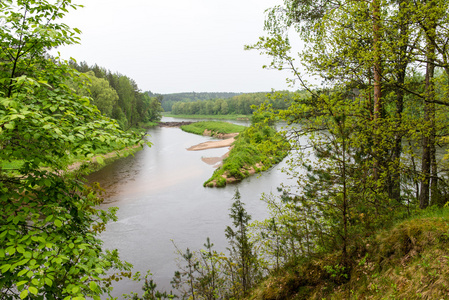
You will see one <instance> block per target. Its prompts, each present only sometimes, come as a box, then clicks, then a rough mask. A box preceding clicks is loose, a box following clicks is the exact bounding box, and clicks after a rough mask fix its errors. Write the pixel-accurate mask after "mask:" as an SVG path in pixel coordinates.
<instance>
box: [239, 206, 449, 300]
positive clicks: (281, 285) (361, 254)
mask: <svg viewBox="0 0 449 300" xmlns="http://www.w3.org/2000/svg"><path fill="white" fill-rule="evenodd" d="M448 232H449V210H448V209H447V208H445V209H441V210H435V209H429V210H426V211H425V212H424V213H423V214H421V215H420V216H419V217H416V218H412V219H408V220H405V221H402V222H400V223H398V224H397V225H395V226H393V227H392V228H390V229H384V230H381V231H379V232H378V233H377V234H376V235H374V237H373V238H370V239H365V240H364V243H361V244H359V245H353V247H352V249H351V253H350V266H349V272H345V271H344V270H343V269H342V268H340V267H339V266H338V254H337V253H326V254H322V255H319V256H317V257H315V258H311V259H304V260H303V261H301V262H299V261H298V262H296V263H290V264H288V265H287V266H285V267H284V268H282V269H281V270H280V271H278V272H277V273H275V274H273V275H271V276H269V277H268V278H266V279H265V280H264V281H263V282H262V283H261V284H259V285H258V287H257V288H255V289H254V290H253V292H252V293H251V295H250V296H249V297H247V299H253V300H254V299H447V297H448V293H449V276H448V273H449V268H448V263H449V235H448Z"/></svg>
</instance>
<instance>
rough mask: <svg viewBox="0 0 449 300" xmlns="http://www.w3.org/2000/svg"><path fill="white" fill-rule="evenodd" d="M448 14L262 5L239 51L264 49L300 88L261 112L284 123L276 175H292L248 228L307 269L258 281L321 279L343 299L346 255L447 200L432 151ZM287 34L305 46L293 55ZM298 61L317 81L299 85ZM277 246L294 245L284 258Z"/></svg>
mask: <svg viewBox="0 0 449 300" xmlns="http://www.w3.org/2000/svg"><path fill="white" fill-rule="evenodd" d="M447 9H448V3H447V2H446V1H438V0H435V1H415V2H410V1H399V2H382V1H378V0H374V1H372V2H360V1H345V2H341V3H335V2H332V1H331V2H329V1H314V2H313V1H307V0H304V1H303V0H299V1H296V0H285V1H284V3H283V5H279V6H276V7H274V8H272V9H269V10H268V19H267V22H266V32H267V36H265V37H261V38H260V39H259V41H258V42H257V43H256V44H255V45H252V46H249V47H248V48H249V49H257V50H259V51H261V52H262V53H264V54H267V55H269V56H270V57H271V58H272V61H271V63H270V64H269V65H268V66H267V67H270V68H275V69H278V70H283V69H288V70H290V71H291V72H292V75H293V77H292V78H290V79H289V82H290V83H291V85H292V87H294V86H295V84H297V83H299V84H300V85H301V86H302V88H304V89H306V90H307V91H308V94H303V95H299V94H297V95H294V96H293V99H292V101H291V102H290V103H289V104H290V106H289V107H288V108H287V109H276V108H274V107H269V106H266V107H263V106H262V107H261V108H260V111H261V115H263V116H264V117H265V118H267V120H268V121H267V122H272V121H275V120H284V121H286V122H288V125H289V126H288V127H287V128H286V130H285V131H284V132H283V134H284V137H285V138H286V139H287V140H288V141H289V142H290V145H291V149H293V151H292V155H291V158H290V160H289V166H288V168H287V169H286V170H285V171H286V172H287V173H288V174H290V175H291V177H293V178H295V179H296V180H297V182H296V184H295V185H294V186H282V187H281V190H282V191H283V194H282V196H281V197H280V199H279V201H274V200H273V201H272V203H273V207H274V208H275V211H274V213H273V215H272V218H271V219H270V220H267V221H265V222H262V223H261V224H258V225H259V226H258V230H259V232H263V233H264V234H265V236H269V237H271V240H270V241H262V240H260V241H258V242H259V243H262V246H263V247H262V249H263V250H264V251H265V252H266V254H267V256H268V257H269V258H270V259H271V260H269V261H268V262H267V264H271V265H275V266H276V268H279V267H278V266H279V264H278V262H279V260H284V263H288V262H289V261H292V262H293V265H295V263H294V262H295V261H297V260H306V261H307V264H308V266H307V267H305V268H303V267H304V266H296V267H298V269H301V271H297V272H299V273H300V274H299V275H297V276H295V275H292V276H291V277H290V278H289V279H288V280H289V281H290V280H291V282H281V283H279V282H270V283H268V284H270V285H273V286H274V285H276V286H278V285H280V284H281V285H290V283H291V288H292V289H291V290H290V292H293V291H295V292H296V293H297V294H296V297H297V298H301V299H302V298H307V297H311V298H313V297H315V296H316V298H320V297H326V296H327V295H326V294H325V293H324V294H323V293H320V291H321V290H325V289H329V288H332V287H330V286H326V284H325V281H326V280H329V277H330V278H331V279H332V283H333V284H335V285H338V286H341V287H342V292H341V294H340V297H341V298H345V299H347V298H349V297H350V295H349V292H350V291H349V289H347V288H349V287H350V285H349V284H348V285H345V283H346V282H348V281H349V282H352V283H354V281H353V280H355V278H354V277H353V276H354V273H353V272H352V270H353V269H354V268H356V263H355V259H354V253H356V254H357V255H358V254H359V253H358V252H357V251H358V250H360V249H363V248H364V245H366V243H367V239H369V238H370V237H372V236H373V235H374V234H375V233H376V230H379V229H381V228H388V227H389V226H391V225H392V224H394V223H395V222H397V221H398V220H401V219H403V218H404V217H407V216H410V215H412V214H413V213H415V212H416V209H417V208H418V207H419V208H421V209H423V208H425V207H427V206H428V205H432V204H434V205H437V206H440V207H441V206H443V205H444V204H445V203H446V202H447V199H448V194H447V185H448V184H447V182H448V180H447V169H445V168H444V167H445V164H443V163H441V162H440V159H439V157H438V152H437V150H439V149H440V150H445V147H446V145H444V142H445V140H447V139H446V138H443V139H441V137H445V136H447V125H448V123H447V117H444V116H446V115H447V107H448V105H449V103H448V102H447V101H446V99H447V98H446V97H445V95H446V93H447V90H448V80H447V79H448V76H449V72H448V70H449V67H448V66H449V65H448V60H447V50H446V49H447V48H446V47H447V45H448V40H447V35H448V31H447V24H448V21H449V19H448V18H447ZM292 35H295V37H294V38H295V39H296V38H298V37H299V38H300V39H301V40H302V41H303V42H304V47H303V49H302V50H301V51H300V52H299V53H298V56H296V54H294V53H295V52H296V51H295V49H294V48H293V46H292V43H290V41H291V37H292ZM298 58H299V61H300V62H301V63H302V64H303V65H304V66H305V68H304V70H305V72H307V73H306V74H307V75H308V76H316V77H318V78H319V79H320V80H321V88H316V87H313V86H311V85H309V84H308V83H307V82H306V78H307V77H306V76H304V74H302V72H301V71H300V70H301V67H300V66H299V65H298V63H297V61H298ZM442 73H445V74H444V75H442ZM443 78H444V79H443ZM442 142H443V143H442ZM270 221H271V222H270ZM273 224H275V225H276V226H274V225H273ZM420 238H423V237H420ZM263 242H265V243H263ZM413 243H414V242H413ZM279 245H288V247H289V249H290V250H291V251H295V252H296V251H297V250H299V251H297V252H296V255H294V257H287V256H286V255H285V254H283V253H282V252H281V253H280V252H279ZM299 245H301V246H303V248H300V247H298V246H299ZM273 260H275V261H276V262H275V263H273ZM323 261H326V263H325V264H323ZM317 266H318V267H317ZM302 270H303V271H304V273H303V271H302ZM305 272H308V274H306V273H305ZM312 274H315V275H316V276H313V275H312ZM309 275H310V276H309ZM334 278H337V279H338V280H334ZM426 279H427V278H426ZM357 280H358V279H357ZM365 283H366V282H365ZM376 284H377V283H376ZM311 286H312V288H311ZM318 286H319V288H316V289H314V288H313V287H318ZM289 288H290V286H289ZM310 288H311V289H312V290H313V292H309V291H308V290H309V289H310ZM313 293H317V295H314V294H313ZM343 295H345V296H343ZM362 295H363V296H362ZM379 295H380V294H379ZM382 295H383V294H382ZM290 296H292V295H290ZM358 296H359V297H364V294H363V293H361V294H360V295H358ZM395 296H396V295H393V297H395ZM263 297H264V298H267V297H268V298H270V297H272V296H271V295H270V296H267V295H264V296H263ZM279 297H286V296H279V294H278V295H277V296H273V298H279ZM375 297H376V296H375ZM292 298H293V297H292ZM337 298H338V297H337ZM356 298H357V297H356ZM400 298H404V296H403V295H402V296H401V297H400ZM405 298H407V297H405Z"/></svg>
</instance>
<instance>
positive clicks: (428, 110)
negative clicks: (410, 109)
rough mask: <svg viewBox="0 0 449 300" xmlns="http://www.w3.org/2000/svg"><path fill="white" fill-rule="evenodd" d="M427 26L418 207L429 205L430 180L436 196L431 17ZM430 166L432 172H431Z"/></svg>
mask: <svg viewBox="0 0 449 300" xmlns="http://www.w3.org/2000/svg"><path fill="white" fill-rule="evenodd" d="M427 25H428V27H427V28H424V29H425V31H426V35H427V45H426V52H427V53H426V56H427V63H426V86H425V97H424V124H425V126H424V129H423V139H422V148H423V152H422V161H421V173H422V179H421V193H420V195H419V207H420V208H421V209H424V208H426V207H427V206H428V205H429V198H430V185H431V181H432V189H433V194H434V196H435V197H436V189H437V182H436V178H435V179H433V180H431V177H432V176H431V175H436V172H437V169H436V160H435V104H434V99H435V86H434V82H433V78H434V74H435V63H434V60H435V45H434V40H435V30H436V22H435V20H434V19H433V18H431V19H430V20H429V22H428V23H427ZM431 167H432V174H431Z"/></svg>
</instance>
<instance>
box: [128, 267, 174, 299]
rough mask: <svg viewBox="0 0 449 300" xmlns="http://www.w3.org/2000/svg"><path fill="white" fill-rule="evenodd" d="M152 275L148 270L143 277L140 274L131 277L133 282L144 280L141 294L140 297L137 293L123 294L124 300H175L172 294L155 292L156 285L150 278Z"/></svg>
mask: <svg viewBox="0 0 449 300" xmlns="http://www.w3.org/2000/svg"><path fill="white" fill-rule="evenodd" d="M151 277H152V274H151V272H150V271H149V270H148V272H147V274H145V276H144V277H142V276H141V274H140V272H137V273H136V274H134V276H133V280H134V281H137V282H140V281H142V280H144V284H143V286H142V290H143V294H142V296H139V294H138V293H134V292H131V294H129V295H127V294H124V295H123V297H124V298H125V299H132V300H162V299H175V298H177V296H176V295H172V293H171V292H170V293H167V292H165V291H164V292H161V291H159V290H157V284H156V283H155V282H154V280H153V279H152V278H151Z"/></svg>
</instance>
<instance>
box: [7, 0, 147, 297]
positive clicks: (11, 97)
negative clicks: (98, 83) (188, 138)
mask: <svg viewBox="0 0 449 300" xmlns="http://www.w3.org/2000/svg"><path fill="white" fill-rule="evenodd" d="M77 7H78V6H77V5H75V4H72V3H71V1H70V0H60V1H56V2H47V1H21V0H5V1H1V2H0V24H1V26H0V44H1V49H2V50H1V51H0V162H1V164H0V203H1V205H2V209H1V212H0V268H1V272H0V295H1V298H2V299H17V298H22V299H24V298H27V297H28V298H33V299H85V297H93V298H94V299H99V297H98V295H100V294H102V293H103V292H105V291H106V290H107V287H106V285H107V280H104V278H101V277H105V276H106V270H109V269H118V270H123V271H126V270H127V269H128V268H129V265H128V264H126V263H123V262H121V261H120V260H119V259H118V254H117V252H116V251H104V250H103V248H102V242H101V240H99V238H98V234H99V233H100V232H101V231H102V230H104V228H105V223H106V222H107V221H108V220H111V219H114V218H115V211H114V209H111V210H109V211H102V210H99V209H98V204H100V203H101V201H102V199H101V197H99V196H98V193H97V192H98V191H99V189H98V188H95V187H93V188H89V187H86V186H85V185H84V184H83V180H82V177H81V171H80V172H73V173H70V172H68V170H67V167H68V164H69V161H70V157H71V156H73V155H78V156H81V157H91V156H92V155H93V154H94V152H95V151H98V150H102V149H103V150H107V149H119V148H123V147H126V146H132V145H135V144H137V143H138V142H139V141H140V137H136V136H135V135H134V134H127V133H125V132H123V131H121V130H120V129H119V125H118V124H117V122H115V121H112V120H110V119H109V118H107V117H106V116H104V115H103V114H101V113H100V111H99V110H98V108H97V107H95V106H93V105H92V104H91V103H92V102H95V101H94V100H93V99H92V98H89V97H88V96H87V95H82V94H78V93H76V92H75V89H73V88H72V87H73V86H76V87H79V88H81V89H82V88H83V86H84V85H85V84H86V81H85V76H82V75H81V74H80V73H79V72H78V71H76V70H74V69H73V68H71V67H70V66H69V65H68V63H66V62H64V61H61V60H60V59H59V58H57V57H51V56H49V55H48V51H49V50H50V49H53V48H55V47H58V46H61V45H69V44H73V43H77V42H78V37H77V35H78V33H79V32H80V31H79V30H78V29H71V28H69V27H68V26H67V25H65V24H63V23H61V22H60V20H61V18H62V17H63V16H64V15H65V13H66V12H67V11H68V10H71V9H76V8H77ZM106 89H107V88H106ZM112 98H114V96H113V97H112ZM97 100H98V99H97ZM99 106H100V107H101V105H99ZM5 165H8V166H9V167H7V168H6V167H5Z"/></svg>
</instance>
